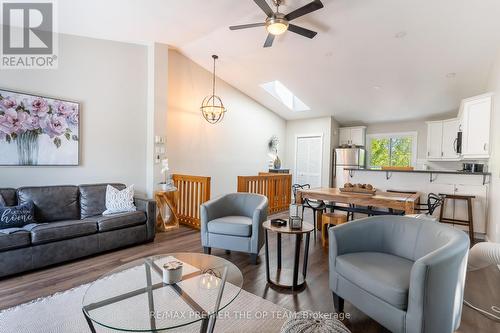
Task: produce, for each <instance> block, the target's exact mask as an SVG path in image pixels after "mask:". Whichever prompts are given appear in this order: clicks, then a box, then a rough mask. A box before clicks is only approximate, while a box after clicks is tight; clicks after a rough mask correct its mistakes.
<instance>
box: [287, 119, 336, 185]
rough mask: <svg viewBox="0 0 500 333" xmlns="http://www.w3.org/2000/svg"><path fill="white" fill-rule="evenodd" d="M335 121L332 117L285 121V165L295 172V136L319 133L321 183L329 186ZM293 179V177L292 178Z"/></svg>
mask: <svg viewBox="0 0 500 333" xmlns="http://www.w3.org/2000/svg"><path fill="white" fill-rule="evenodd" d="M337 126H338V125H337V123H336V122H335V121H334V120H333V118H332V117H322V118H313V119H300V120H289V121H287V123H286V142H287V144H286V147H287V148H286V159H285V161H286V162H285V167H286V168H289V169H290V171H291V172H292V173H294V172H295V154H296V143H297V142H296V141H297V136H300V135H311V134H321V135H323V163H322V170H321V185H322V186H326V187H329V186H330V176H331V167H332V165H331V164H332V163H331V159H332V149H333V148H334V143H335V138H336V137H337V140H338V135H335V129H336V128H337ZM294 180H295V178H294Z"/></svg>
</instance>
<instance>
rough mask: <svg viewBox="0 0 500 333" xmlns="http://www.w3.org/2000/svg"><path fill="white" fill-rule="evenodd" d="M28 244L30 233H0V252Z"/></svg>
mask: <svg viewBox="0 0 500 333" xmlns="http://www.w3.org/2000/svg"><path fill="white" fill-rule="evenodd" d="M29 245H30V233H29V232H28V231H17V232H15V233H12V234H2V233H0V252H2V251H8V250H13V249H17V248H20V247H27V246H29Z"/></svg>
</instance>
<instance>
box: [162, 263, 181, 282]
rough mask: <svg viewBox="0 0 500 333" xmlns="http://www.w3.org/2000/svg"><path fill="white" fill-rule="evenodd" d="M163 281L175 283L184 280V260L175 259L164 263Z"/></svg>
mask: <svg viewBox="0 0 500 333" xmlns="http://www.w3.org/2000/svg"><path fill="white" fill-rule="evenodd" d="M162 271H163V283H166V284H175V283H178V282H181V280H182V262H180V261H177V260H174V261H169V262H167V263H166V264H165V265H163V269H162Z"/></svg>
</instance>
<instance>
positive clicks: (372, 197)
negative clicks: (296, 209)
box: [296, 187, 420, 226]
mask: <svg viewBox="0 0 500 333" xmlns="http://www.w3.org/2000/svg"><path fill="white" fill-rule="evenodd" d="M304 199H310V200H316V201H323V202H330V203H334V204H348V205H355V206H366V207H376V208H386V209H392V210H398V211H403V212H404V214H406V215H407V214H414V213H415V208H416V205H418V204H419V202H420V193H418V192H416V193H401V192H385V191H378V190H377V191H376V192H375V193H373V194H372V193H357V192H343V191H341V190H340V189H339V188H334V187H317V188H311V189H303V190H299V191H298V192H297V197H296V202H297V203H298V204H302V203H303V202H304ZM322 215H323V212H322V211H318V213H317V221H321V218H322ZM320 225H321V223H318V226H320Z"/></svg>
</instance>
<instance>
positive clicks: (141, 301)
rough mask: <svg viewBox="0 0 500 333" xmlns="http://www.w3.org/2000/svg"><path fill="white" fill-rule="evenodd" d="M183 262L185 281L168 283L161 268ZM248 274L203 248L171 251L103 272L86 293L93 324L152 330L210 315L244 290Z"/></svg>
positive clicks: (132, 329) (182, 323)
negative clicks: (244, 279)
mask: <svg viewBox="0 0 500 333" xmlns="http://www.w3.org/2000/svg"><path fill="white" fill-rule="evenodd" d="M175 260H177V261H180V262H182V263H183V268H182V281H180V282H179V283H177V284H172V285H169V284H165V283H163V280H162V276H163V273H162V267H163V265H164V264H166V263H167V262H170V261H175ZM242 285H243V275H242V274H241V271H240V270H239V269H238V267H236V266H235V265H234V264H233V263H231V262H229V261H227V260H226V259H223V258H219V257H216V256H211V255H206V254H201V253H172V254H166V255H159V256H153V257H148V258H143V259H139V260H136V261H133V262H130V263H128V264H126V265H123V266H120V267H118V268H116V269H114V270H113V271H111V272H109V273H106V274H104V275H103V276H101V277H100V278H99V279H98V280H96V281H95V282H93V283H92V284H91V285H90V286H89V288H88V289H87V291H86V293H85V295H84V297H83V305H82V308H83V311H84V312H85V314H86V316H87V317H88V318H89V319H90V320H91V321H92V322H94V323H97V324H99V325H102V326H105V327H108V328H111V329H115V330H122V331H129V332H130V331H131V332H150V331H153V330H165V329H171V328H175V327H181V326H185V325H189V324H192V323H194V322H197V321H200V320H202V319H206V318H208V316H210V315H213V314H216V313H217V312H218V311H220V310H222V309H224V308H225V307H226V306H227V305H229V304H230V303H231V302H232V301H233V300H234V299H235V298H236V297H237V296H238V294H239V293H240V291H241V287H242Z"/></svg>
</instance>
